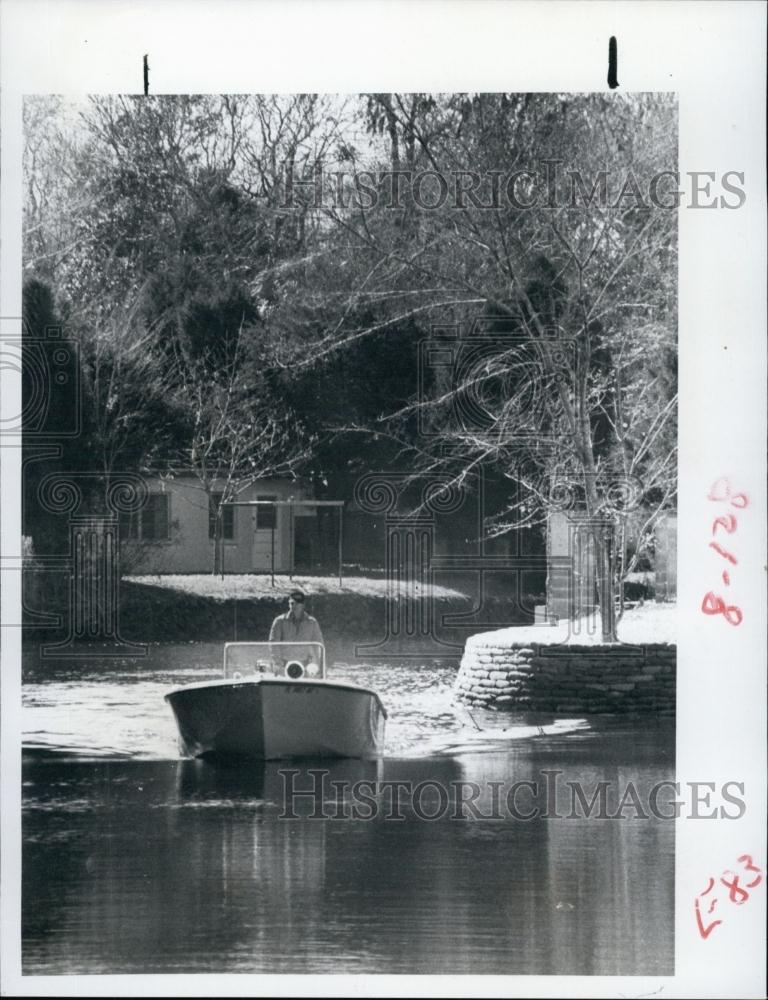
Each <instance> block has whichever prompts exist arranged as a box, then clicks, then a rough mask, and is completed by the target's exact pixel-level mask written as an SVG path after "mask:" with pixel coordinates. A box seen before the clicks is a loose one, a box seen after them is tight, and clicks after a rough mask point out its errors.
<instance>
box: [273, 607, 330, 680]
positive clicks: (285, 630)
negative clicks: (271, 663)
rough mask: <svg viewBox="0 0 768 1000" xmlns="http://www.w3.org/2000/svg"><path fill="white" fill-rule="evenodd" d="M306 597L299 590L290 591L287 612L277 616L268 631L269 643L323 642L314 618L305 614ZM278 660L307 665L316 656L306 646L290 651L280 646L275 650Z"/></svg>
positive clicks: (287, 647)
mask: <svg viewBox="0 0 768 1000" xmlns="http://www.w3.org/2000/svg"><path fill="white" fill-rule="evenodd" d="M305 601H306V596H305V595H304V594H303V593H302V591H300V590H292V591H291V593H290V594H289V596H288V610H287V611H286V612H285V613H284V614H282V615H278V616H277V618H275V620H274V621H273V622H272V628H271V629H270V630H269V641H270V642H317V643H321V644H322V642H323V633H322V632H321V631H320V625H319V624H318V621H317V619H316V618H313V617H312V615H310V614H308V613H307V610H306V608H305V607H304V604H305ZM275 653H277V654H278V655H279V657H280V659H281V660H282V661H283V662H284V663H285V662H286V661H287V660H300V661H301V662H302V663H305V664H306V663H307V662H308V661H309V660H310V659H313V658H314V657H316V656H317V652H316V651H313V650H312V649H311V648H308V647H306V646H298V647H296V648H295V649H292V648H291V647H290V646H281V647H280V648H279V649H276V650H275Z"/></svg>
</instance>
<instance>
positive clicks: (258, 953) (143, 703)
mask: <svg viewBox="0 0 768 1000" xmlns="http://www.w3.org/2000/svg"><path fill="white" fill-rule="evenodd" d="M220 654H221V647H220V645H219V644H213V645H209V646H208V645H205V644H194V645H189V644H177V645H172V646H162V647H153V648H151V650H150V656H149V657H147V658H146V659H145V660H142V661H136V660H134V661H126V662H124V663H122V662H115V661H114V660H110V661H108V662H107V661H104V662H100V661H99V659H98V657H95V658H94V657H92V656H89V657H87V658H84V659H83V661H82V662H81V663H73V662H72V661H68V662H67V663H62V664H59V665H57V664H55V663H54V664H48V663H46V664H40V663H38V662H36V661H35V660H34V658H32V657H30V659H29V660H28V661H27V663H26V664H25V685H24V713H25V733H26V736H25V747H26V748H27V752H26V754H25V762H24V773H23V781H24V786H23V794H24V819H23V824H24V825H23V834H24V857H23V900H22V902H23V935H24V936H23V961H24V970H25V972H27V973H49V974H56V973H99V972H103V973H120V972H165V973H169V972H298V973H340V972H347V973H364V972H368V973H371V972H373V973H387V972H389V973H457V974H462V973H500V974H504V973H507V974H555V973H560V974H601V975H611V974H641V973H642V974H670V973H671V972H672V963H673V938H672V931H673V916H674V826H673V823H672V822H670V821H663V820H653V819H651V820H635V819H631V818H627V819H625V820H615V821H614V820H599V819H595V818H591V819H589V820H587V819H580V820H569V819H554V818H552V819H547V818H544V817H543V816H541V815H540V816H539V817H538V818H536V819H532V820H520V819H515V818H514V816H510V815H509V814H508V813H504V814H499V815H496V814H495V813H494V810H493V808H492V807H493V799H492V797H493V794H494V793H493V787H494V783H496V785H497V786H501V787H502V788H503V789H504V790H506V789H507V788H508V787H509V786H510V785H512V784H513V783H515V782H519V781H530V782H537V781H539V782H540V781H541V780H542V775H543V774H544V772H550V773H551V772H553V771H559V772H560V778H561V782H563V783H567V781H569V780H573V781H577V780H579V781H581V782H582V784H584V785H585V786H587V787H590V786H591V785H592V784H594V783H596V782H599V781H608V782H609V783H610V784H611V785H612V786H616V787H618V786H621V785H622V783H626V782H627V781H632V782H634V783H635V784H636V785H637V787H638V788H639V789H640V790H641V792H642V793H643V794H645V793H646V792H647V789H648V788H649V787H651V786H652V784H653V783H654V782H657V781H660V780H663V779H670V778H673V777H674V726H673V724H672V723H670V722H661V723H658V724H654V723H653V722H652V721H649V720H647V719H646V720H642V721H640V722H638V723H632V722H631V721H625V720H614V721H611V720H606V719H599V720H598V719H585V718H560V717H554V716H546V717H545V716H533V715H524V716H512V715H507V716H505V715H500V714H497V713H483V712H476V711H474V710H473V711H472V712H471V713H468V712H466V710H464V709H460V708H457V707H456V706H454V705H453V704H452V697H451V685H452V681H453V677H454V674H455V668H451V667H446V666H441V665H437V664H430V665H423V666H418V665H410V666H397V665H393V664H382V665H379V666H370V665H354V664H346V665H344V664H337V665H336V666H335V668H334V671H333V673H334V676H337V677H339V678H344V679H347V680H351V681H353V682H355V683H359V684H362V685H364V686H368V687H373V688H375V689H376V690H378V691H379V692H380V693H381V696H382V699H383V701H384V703H385V704H386V706H387V708H388V710H389V713H390V718H389V724H388V730H387V749H386V754H385V758H384V759H383V760H380V761H376V762H362V761H339V762H333V763H332V764H329V763H328V762H322V761H318V762H315V763H314V765H313V763H312V762H303V763H302V764H301V766H300V767H297V766H296V765H293V766H289V767H288V768H286V766H285V765H284V764H280V763H277V762H270V763H268V764H263V765H258V764H255V763H250V764H249V765H248V766H246V767H233V766H230V767H222V766H221V765H213V764H210V763H206V762H202V761H189V760H179V759H178V753H177V748H176V738H175V727H174V723H173V719H172V717H171V714H170V711H169V710H168V708H167V706H166V705H165V703H164V702H163V697H162V696H163V694H164V693H165V692H166V691H167V690H168V689H169V687H172V686H177V685H179V684H183V683H187V682H190V681H194V680H203V679H205V678H206V677H213V676H217V675H218V673H219V672H220ZM286 770H289V771H293V772H297V771H298V773H294V774H293V776H292V777H291V778H290V781H292V782H293V785H292V786H290V787H293V788H294V789H298V790H311V791H313V792H315V791H317V789H318V787H319V792H317V794H313V795H310V796H305V797H304V798H301V797H299V798H298V799H296V800H295V802H294V803H293V804H294V805H295V809H294V810H293V811H294V813H295V814H296V817H297V818H294V819H289V818H285V814H286V812H290V811H291V810H287V809H286V781H287V780H288V779H286V775H285V773H281V772H285V771H286ZM318 770H324V771H325V772H326V773H325V775H324V778H323V780H322V782H321V783H320V785H319V786H318V785H317V784H316V778H317V772H318ZM359 782H366V783H367V786H366V787H367V788H368V790H369V794H370V789H371V787H373V788H374V789H375V790H376V795H375V796H374V803H375V808H374V809H373V810H371V809H370V807H369V809H368V812H367V813H366V811H365V809H364V808H362V809H361V808H360V802H359V799H358V798H357V797H356V793H355V791H354V789H355V788H356V787H357V786H356V783H359ZM398 782H400V783H406V784H405V785H402V784H401V785H399V786H398V785H397V783H398ZM387 783H389V785H390V786H392V785H394V786H396V787H395V789H394V790H393V789H392V788H391V787H390V788H389V790H382V787H381V786H382V785H386V784H387ZM417 787H421V792H420V794H419V796H418V797H417V798H414V795H413V794H412V793H413V790H414V789H415V788H417ZM475 787H477V788H478V792H477V795H476V797H475V800H474V806H475V812H473V811H472V809H468V808H466V809H465V808H463V807H462V808H458V806H457V799H462V798H466V797H467V795H469V796H471V794H472V789H473V788H475ZM562 787H563V788H564V789H566V790H567V784H563V785H562ZM392 795H394V796H395V799H394V800H393V799H392V798H391V796H392ZM443 795H447V796H448V803H447V806H446V807H445V808H443V805H444V803H443V800H442V798H441V796H443ZM318 798H319V807H318ZM393 801H395V805H396V806H397V809H396V811H397V812H398V814H399V816H400V817H401V818H393V816H392V808H390V807H389V806H388V803H391V802H393ZM520 804H521V805H523V806H524V805H525V804H526V800H525V798H524V797H521V799H520ZM566 805H567V803H566ZM316 809H317V810H318V811H319V812H320V814H322V815H323V816H324V817H325V818H320V819H312V818H310V815H311V813H312V812H313V811H315V810H316ZM356 810H357V811H356ZM561 811H563V812H565V813H567V812H568V809H567V808H565V809H564V810H561ZM365 815H369V816H370V818H368V819H365V818H362V817H363V816H365ZM432 815H435V816H437V817H438V818H436V819H429V818H427V817H428V816H432Z"/></svg>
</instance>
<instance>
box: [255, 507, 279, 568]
mask: <svg viewBox="0 0 768 1000" xmlns="http://www.w3.org/2000/svg"><path fill="white" fill-rule="evenodd" d="M256 510H257V514H256V523H257V524H258V517H259V515H258V507H257V508H256ZM276 520H277V507H276V506H275V505H274V504H272V586H273V587H274V585H275V521H276Z"/></svg>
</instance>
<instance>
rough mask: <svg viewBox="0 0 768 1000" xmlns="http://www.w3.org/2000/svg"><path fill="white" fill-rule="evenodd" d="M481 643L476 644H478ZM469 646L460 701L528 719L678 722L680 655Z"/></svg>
mask: <svg viewBox="0 0 768 1000" xmlns="http://www.w3.org/2000/svg"><path fill="white" fill-rule="evenodd" d="M478 638H479V637H478ZM482 638H483V640H484V641H483V642H482V643H480V642H477V639H476V638H473V639H470V640H469V641H468V642H467V645H466V648H465V651H464V656H463V657H462V660H461V667H460V668H459V673H458V676H457V678H456V682H455V688H454V691H455V695H456V698H457V699H458V700H459V701H462V702H464V703H465V704H468V705H475V706H479V707H482V708H497V709H505V710H509V711H514V710H521V711H530V712H583V713H586V714H596V715H600V714H613V713H625V712H649V713H652V714H654V715H674V714H675V684H676V661H677V647H676V646H674V645H671V644H667V643H654V644H651V643H649V644H648V645H644V646H630V645H618V644H617V645H611V646H596V645H583V646H579V645H570V644H569V645H562V646H557V645H551V644H543V643H527V644H522V643H521V644H515V643H510V642H503V641H502V640H497V641H496V642H494V641H493V640H492V639H489V638H488V637H487V634H486V635H484V636H483V637H482Z"/></svg>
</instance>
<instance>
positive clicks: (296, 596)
mask: <svg viewBox="0 0 768 1000" xmlns="http://www.w3.org/2000/svg"><path fill="white" fill-rule="evenodd" d="M288 596H289V597H290V598H292V599H293V600H294V601H297V602H298V603H299V604H303V603H304V602H305V601H306V599H307V598H306V596H305V595H304V594H303V593H302V592H301V591H300V590H292V591H291V592H290V594H289V595H288Z"/></svg>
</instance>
